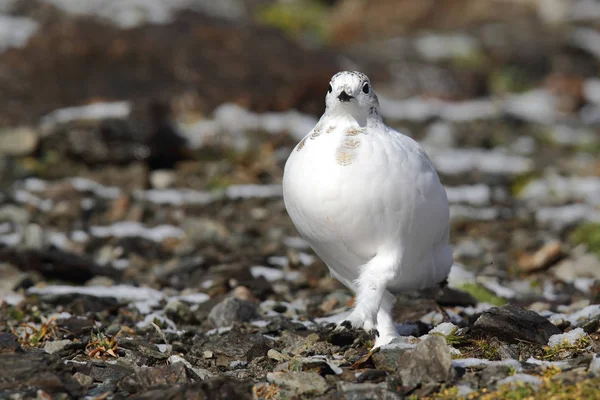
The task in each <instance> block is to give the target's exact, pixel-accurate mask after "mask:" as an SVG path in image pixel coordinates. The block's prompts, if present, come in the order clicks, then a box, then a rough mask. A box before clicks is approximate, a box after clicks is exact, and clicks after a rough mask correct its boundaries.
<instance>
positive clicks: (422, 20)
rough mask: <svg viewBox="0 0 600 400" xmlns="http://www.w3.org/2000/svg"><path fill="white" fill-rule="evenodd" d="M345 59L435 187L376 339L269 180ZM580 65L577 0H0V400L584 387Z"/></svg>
mask: <svg viewBox="0 0 600 400" xmlns="http://www.w3.org/2000/svg"><path fill="white" fill-rule="evenodd" d="M343 69H354V70H360V71H363V72H365V73H367V74H368V75H369V76H370V77H371V81H372V83H373V86H374V88H375V89H376V90H377V93H378V95H379V98H380V102H381V107H382V114H383V116H384V119H385V120H386V122H387V123H388V124H389V125H391V126H393V127H395V128H397V129H398V130H400V131H401V132H403V133H405V134H407V135H410V136H412V137H414V138H415V139H417V140H419V141H420V142H421V143H422V145H423V146H424V147H425V149H426V150H427V152H428V153H429V155H430V156H431V158H432V160H433V162H434V164H435V165H436V167H437V168H438V171H439V174H440V177H441V179H442V181H443V183H444V184H445V185H446V188H447V193H448V197H449V200H450V203H451V218H452V243H453V245H454V256H455V259H456V264H455V265H454V266H453V269H452V273H451V275H450V279H449V287H448V288H447V289H446V290H444V291H443V292H440V293H435V294H423V293H421V294H408V293H407V294H406V295H402V296H398V303H397V307H396V321H397V322H398V329H399V331H400V332H401V333H402V334H403V335H404V338H403V339H402V340H399V341H398V342H397V343H394V344H393V346H391V347H390V348H387V349H383V350H381V351H379V352H377V353H375V354H371V353H369V352H368V350H369V346H370V345H371V344H372V338H369V337H365V336H364V335H362V334H361V333H360V332H342V333H339V332H334V331H333V330H332V325H331V323H335V322H337V321H339V320H341V319H342V318H343V316H344V315H345V313H347V312H348V310H349V309H350V307H351V306H352V302H353V300H352V294H351V293H350V292H349V291H348V290H346V289H345V288H343V287H342V286H341V285H340V284H339V283H338V282H336V281H335V280H334V279H332V278H330V277H329V274H328V272H327V269H326V267H325V266H324V265H323V264H322V262H321V261H320V260H319V259H318V258H317V257H315V255H314V254H313V253H312V252H311V250H310V249H309V248H308V246H307V244H306V243H305V242H304V241H303V240H302V239H301V238H299V236H298V234H297V232H296V231H295V230H294V227H293V226H292V224H291V221H290V220H289V218H288V217H287V214H286V212H285V208H284V206H283V200H282V197H281V177H282V171H283V166H284V164H285V160H286V158H287V156H288V154H289V153H290V151H291V149H292V148H293V146H294V145H295V144H296V143H297V142H298V141H299V140H300V139H301V138H302V137H303V136H304V135H306V134H307V133H308V132H309V131H310V129H311V128H312V127H313V126H314V124H315V123H316V121H317V119H318V117H319V116H320V115H321V113H322V112H323V110H324V95H325V91H326V88H327V83H328V81H329V78H330V77H331V75H333V74H334V73H335V72H337V71H339V70H343ZM599 71H600V1H597V0H488V1H483V0H418V1H416V0H395V1H394V0H370V1H364V0H337V1H336V0H220V1H213V0H170V1H162V0H86V1H83V0H0V189H1V191H0V398H14V399H29V398H43V399H45V398H82V397H84V396H88V398H114V399H121V398H129V397H130V398H138V399H151V398H157V397H159V396H167V397H168V398H183V397H184V396H187V397H190V396H195V397H194V398H199V399H221V398H230V399H233V398H235V399H244V398H255V399H263V398H264V399H273V398H281V399H284V398H320V399H329V398H336V399H380V398H386V399H387V398H389V399H395V398H398V399H400V398H424V397H427V396H430V397H431V398H438V399H439V398H447V399H454V398H459V397H461V396H463V397H465V396H470V397H469V398H483V399H493V398H515V399H516V398H519V399H520V398H541V396H545V395H544V394H547V393H552V394H554V395H556V396H557V397H553V398H557V399H563V398H564V399H573V398H578V399H583V398H600V394H598V390H597V387H598V386H599V385H600V358H599V357H598V353H599V342H598V340H599V337H600V336H599V334H600V330H599V328H600V305H598V304H599V303H600V259H599V257H600V158H599V157H598V156H599V154H600V76H599ZM433 299H435V300H436V301H437V303H440V304H442V306H443V307H444V309H445V311H446V313H447V314H448V315H447V316H445V315H443V314H441V313H440V312H439V311H440V310H439V308H438V307H437V305H436V301H433ZM440 337H441V338H440ZM442 339H445V340H442ZM431 360H435V362H432V361H431ZM411 396H412V397H411ZM486 396H487V397H486ZM519 396H520V397H519ZM535 396H537V397H535ZM561 396H562V397H561ZM187 397H186V398H187ZM190 398H192V397H190Z"/></svg>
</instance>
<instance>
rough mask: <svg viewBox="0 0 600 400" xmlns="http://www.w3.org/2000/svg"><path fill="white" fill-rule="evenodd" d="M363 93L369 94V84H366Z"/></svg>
mask: <svg viewBox="0 0 600 400" xmlns="http://www.w3.org/2000/svg"><path fill="white" fill-rule="evenodd" d="M363 93H369V84H368V83H365V85H364V86H363Z"/></svg>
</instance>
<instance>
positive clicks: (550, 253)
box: [518, 240, 562, 273]
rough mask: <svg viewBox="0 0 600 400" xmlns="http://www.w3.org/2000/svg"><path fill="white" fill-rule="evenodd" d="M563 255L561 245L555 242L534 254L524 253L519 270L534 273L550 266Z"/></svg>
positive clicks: (520, 258) (519, 262)
mask: <svg viewBox="0 0 600 400" xmlns="http://www.w3.org/2000/svg"><path fill="white" fill-rule="evenodd" d="M561 255H562V249H561V243H560V242H559V241H558V240H553V241H551V242H549V243H546V244H545V245H544V246H542V247H541V248H540V249H539V250H537V251H535V252H534V253H524V254H521V256H520V257H519V261H518V264H519V269H520V270H521V271H522V272H526V273H528V272H534V271H539V270H541V269H544V268H546V267H548V266H550V265H551V264H552V263H553V262H554V261H556V260H557V259H558V258H560V256H561Z"/></svg>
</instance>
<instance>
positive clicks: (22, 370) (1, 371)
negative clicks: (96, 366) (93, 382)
mask: <svg viewBox="0 0 600 400" xmlns="http://www.w3.org/2000/svg"><path fill="white" fill-rule="evenodd" d="M38 390H43V391H45V392H47V393H50V394H59V393H65V394H68V395H69V396H72V397H76V398H79V397H80V396H82V395H83V390H82V388H81V385H79V383H78V382H77V381H76V380H75V379H73V376H72V375H71V371H70V367H68V366H66V365H65V364H64V363H63V361H62V360H61V359H60V358H58V357H56V356H53V355H50V354H46V353H44V352H38V351H35V352H26V353H3V354H0V398H5V396H6V397H8V396H10V395H11V394H16V393H18V394H20V395H24V394H25V395H29V396H33V397H35V396H36V392H37V391H38Z"/></svg>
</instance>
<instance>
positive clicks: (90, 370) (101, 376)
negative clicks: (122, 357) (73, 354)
mask: <svg viewBox="0 0 600 400" xmlns="http://www.w3.org/2000/svg"><path fill="white" fill-rule="evenodd" d="M74 368H75V370H76V371H77V372H80V373H82V374H85V375H89V376H91V377H92V378H94V380H95V381H98V382H102V383H105V384H107V385H116V384H117V382H118V381H120V380H121V379H122V378H123V377H125V376H127V375H130V374H132V373H133V369H131V367H129V366H125V365H122V364H119V363H117V364H110V363H106V362H104V361H97V360H94V361H89V362H88V363H87V364H85V365H83V364H74Z"/></svg>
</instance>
